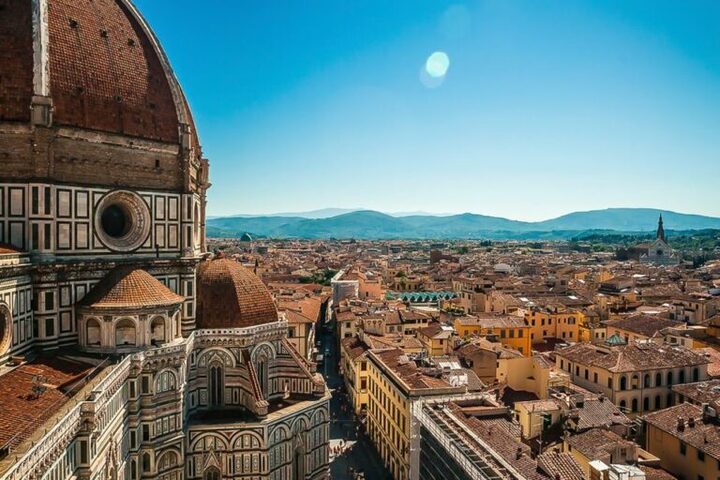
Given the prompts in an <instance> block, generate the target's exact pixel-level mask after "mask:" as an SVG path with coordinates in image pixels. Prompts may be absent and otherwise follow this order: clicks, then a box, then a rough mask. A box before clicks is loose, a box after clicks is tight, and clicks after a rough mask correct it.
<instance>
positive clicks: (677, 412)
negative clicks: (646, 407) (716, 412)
mask: <svg viewBox="0 0 720 480" xmlns="http://www.w3.org/2000/svg"><path fill="white" fill-rule="evenodd" d="M643 418H644V420H645V421H646V422H647V423H649V424H650V425H654V426H655V427H657V428H659V429H660V430H663V431H665V432H667V433H669V434H671V435H672V436H674V437H676V438H679V439H680V440H682V441H684V442H685V443H687V444H689V445H691V446H693V447H695V448H696V449H698V450H701V451H703V452H705V453H706V454H707V455H710V456H711V457H713V458H714V459H716V460H720V423H718V420H717V418H716V419H714V421H709V422H707V423H706V422H704V421H703V420H702V408H701V407H698V406H696V405H692V404H690V403H682V404H680V405H675V406H674V407H670V408H665V409H663V410H658V411H657V412H653V413H649V414H647V415H645V416H644V417H643ZM690 418H692V419H693V420H694V426H692V427H691V426H690V425H688V419H690ZM678 419H682V420H683V429H682V430H680V429H678V422H679V420H678Z"/></svg>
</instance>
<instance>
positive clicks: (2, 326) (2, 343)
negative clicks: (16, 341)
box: [0, 302, 12, 355]
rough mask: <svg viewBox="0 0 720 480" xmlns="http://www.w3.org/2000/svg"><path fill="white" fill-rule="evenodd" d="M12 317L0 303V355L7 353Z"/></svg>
mask: <svg viewBox="0 0 720 480" xmlns="http://www.w3.org/2000/svg"><path fill="white" fill-rule="evenodd" d="M11 325H12V315H11V313H10V308H9V307H8V306H7V305H6V304H5V303H4V302H0V355H2V354H4V353H5V352H7V350H8V349H9V348H10V340H11V338H12V337H11V336H12V329H11V328H10V327H11Z"/></svg>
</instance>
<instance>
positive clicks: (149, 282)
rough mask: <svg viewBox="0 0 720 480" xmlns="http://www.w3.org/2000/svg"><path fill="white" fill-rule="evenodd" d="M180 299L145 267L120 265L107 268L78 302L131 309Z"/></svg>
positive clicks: (172, 303)
mask: <svg viewBox="0 0 720 480" xmlns="http://www.w3.org/2000/svg"><path fill="white" fill-rule="evenodd" d="M183 300H184V298H183V297H181V296H180V295H178V294H176V293H174V292H172V291H171V290H170V289H168V288H167V287H166V286H165V285H163V284H162V283H160V281H159V280H158V279H156V278H155V277H153V276H152V275H150V274H149V273H148V272H146V271H145V270H142V269H141V268H138V267H130V266H124V265H121V266H118V267H115V268H114V269H112V270H110V272H108V274H107V275H105V277H104V278H103V279H102V280H100V282H98V283H97V284H96V285H95V286H94V287H93V289H92V290H90V292H88V294H87V295H85V297H83V299H82V300H81V301H80V302H79V305H80V306H83V307H87V308H93V309H131V308H144V307H161V306H172V305H177V304H179V303H182V302H183Z"/></svg>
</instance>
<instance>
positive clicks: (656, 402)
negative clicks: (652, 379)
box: [655, 395, 662, 410]
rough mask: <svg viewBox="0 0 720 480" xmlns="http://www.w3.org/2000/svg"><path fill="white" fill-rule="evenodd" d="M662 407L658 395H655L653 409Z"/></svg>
mask: <svg viewBox="0 0 720 480" xmlns="http://www.w3.org/2000/svg"><path fill="white" fill-rule="evenodd" d="M661 408H662V405H660V395H655V410H660V409H661Z"/></svg>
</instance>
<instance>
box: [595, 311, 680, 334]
mask: <svg viewBox="0 0 720 480" xmlns="http://www.w3.org/2000/svg"><path fill="white" fill-rule="evenodd" d="M603 323H605V325H606V326H608V327H614V328H618V329H621V330H626V331H628V332H631V333H634V334H636V335H642V336H643V337H647V338H651V337H653V336H654V335H655V334H656V333H657V332H659V331H660V330H662V329H664V328H667V327H678V326H681V325H683V323H682V322H678V321H676V320H670V319H667V318H662V317H658V316H656V315H631V316H629V317H625V318H619V319H617V320H607V321H605V322H603Z"/></svg>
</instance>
